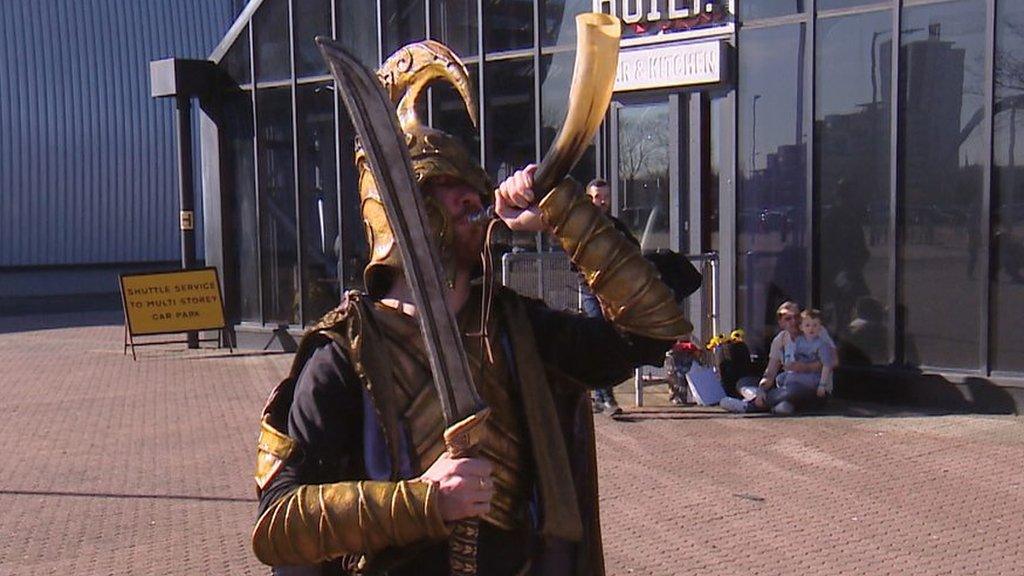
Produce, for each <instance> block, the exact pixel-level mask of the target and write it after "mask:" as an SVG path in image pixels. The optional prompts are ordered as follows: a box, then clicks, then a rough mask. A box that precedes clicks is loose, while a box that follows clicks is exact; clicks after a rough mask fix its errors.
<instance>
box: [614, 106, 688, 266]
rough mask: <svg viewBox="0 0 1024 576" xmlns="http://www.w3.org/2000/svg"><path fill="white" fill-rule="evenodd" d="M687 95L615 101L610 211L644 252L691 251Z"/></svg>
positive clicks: (682, 252)
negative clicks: (687, 169) (683, 103)
mask: <svg viewBox="0 0 1024 576" xmlns="http://www.w3.org/2000/svg"><path fill="white" fill-rule="evenodd" d="M685 98H686V95H685V94H684V95H679V94H660V95H651V96H646V95H627V96H621V97H617V98H616V99H615V100H614V101H613V102H612V113H611V138H610V143H611V146H610V147H609V148H610V150H609V152H610V158H609V161H610V162H609V168H610V169H611V170H610V176H611V178H610V180H611V182H610V183H611V186H612V214H614V215H615V216H616V217H617V218H619V219H620V220H622V222H623V223H624V224H625V225H626V226H627V227H628V228H629V229H630V231H632V232H633V235H634V236H636V238H637V240H639V241H640V245H641V248H642V249H643V250H644V251H645V252H649V251H654V250H664V249H669V250H674V251H676V252H679V253H681V254H686V253H688V252H690V251H691V250H690V244H691V243H690V240H689V231H690V229H691V227H690V226H689V214H688V213H689V200H688V198H689V194H688V186H687V181H688V175H687V173H686V172H687V171H686V168H687V166H688V162H687V153H686V150H687V145H686V144H687V131H686V125H687V122H686V114H685V113H686V107H685V106H682V105H681V101H685ZM698 244H699V242H698ZM695 248H696V249H697V250H699V246H695Z"/></svg>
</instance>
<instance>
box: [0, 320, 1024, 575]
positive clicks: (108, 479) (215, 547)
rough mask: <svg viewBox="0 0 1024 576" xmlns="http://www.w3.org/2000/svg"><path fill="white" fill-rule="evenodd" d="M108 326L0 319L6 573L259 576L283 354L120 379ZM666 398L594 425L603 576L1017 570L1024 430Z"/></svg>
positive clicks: (122, 368)
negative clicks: (268, 404)
mask: <svg viewBox="0 0 1024 576" xmlns="http://www.w3.org/2000/svg"><path fill="white" fill-rule="evenodd" d="M106 320H107V319H106V318H100V319H97V318H96V317H95V316H89V315H83V316H80V317H79V316H75V315H65V316H62V317H60V318H59V319H53V318H50V319H46V318H44V319H42V320H40V319H39V318H10V317H8V318H3V322H2V324H3V326H4V328H3V329H4V330H5V331H7V332H6V333H3V334H0V447H2V451H0V510H2V511H3V513H2V514H0V576H9V575H10V576H22V575H35V574H59V575H62V576H65V575H101V574H102V575H108V574H109V575H129V574H130V575H136V574H147V575H148V574H154V575H157V574H159V575H185V574H188V575H194V574H239V575H244V574H265V573H266V570H265V569H264V567H262V566H261V565H260V564H259V563H258V562H257V561H256V560H255V559H254V558H253V557H252V555H251V553H250V552H249V548H248V537H249V529H250V527H251V523H252V521H253V519H254V512H255V501H254V492H253V484H252V480H251V476H250V472H251V469H252V465H253V456H254V452H255V450H254V444H255V434H256V427H257V420H258V416H259V410H260V408H261V406H262V403H263V400H264V398H265V396H266V394H267V392H268V391H269V390H270V388H271V387H272V386H273V385H274V384H275V383H276V381H277V380H278V379H279V378H280V377H281V376H282V375H283V374H284V373H285V371H286V370H287V367H288V364H289V362H290V360H291V356H290V355H274V354H260V353H252V352H249V353H240V352H236V353H235V354H233V355H232V354H228V353H227V352H226V351H217V350H202V351H185V350H182V349H181V347H160V348H157V347H154V348H142V349H139V352H138V353H139V361H138V362H132V360H131V358H130V356H129V357H127V358H126V357H124V356H122V354H121V337H122V328H121V326H120V325H108V324H106ZM61 324H67V325H73V324H95V325H90V326H85V327H75V328H60V327H59V326H60V325H61ZM664 396H665V395H664V393H663V392H662V391H658V390H657V389H655V390H653V391H649V392H648V406H646V407H644V408H639V409H637V408H631V407H630V406H629V403H628V402H623V404H624V405H625V407H626V409H627V414H626V416H625V417H624V418H623V419H621V420H619V421H612V420H611V419H609V418H606V417H599V418H598V422H597V437H598V453H599V461H600V482H601V489H602V500H601V505H602V523H603V525H604V545H605V558H606V562H607V566H608V573H609V574H652V575H663V574H700V575H705V574H721V575H727V574H728V575H744V574H758V575H774V574H778V575H788V574H801V575H804V574H811V575H813V574H822V575H826V574H828V575H835V574H870V575H875V574H905V575H911V574H920V575H933V574H956V575H962V574H978V575H982V574H984V575H992V574H1008V575H1009V574H1022V573H1024V568H1022V566H1024V497H1022V496H1024V476H1022V474H1021V470H1022V464H1021V462H1022V461H1024V420H1022V419H1020V418H1015V417H1006V416H970V415H921V414H915V413H902V412H899V411H893V410H883V411H877V410H875V409H874V408H872V407H870V406H861V405H855V406H840V407H839V413H838V414H837V415H828V416H810V417H802V418H790V419H780V418H772V417H740V416H735V415H727V414H724V413H722V412H720V411H719V410H717V409H701V408H687V409H678V408H674V407H669V406H665V405H664V404H666V402H665V401H664V400H665V398H664ZM619 397H620V400H629V399H630V397H631V396H630V395H629V394H626V393H624V392H623V391H622V390H621V389H620V393H619Z"/></svg>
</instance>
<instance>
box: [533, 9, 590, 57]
mask: <svg viewBox="0 0 1024 576" xmlns="http://www.w3.org/2000/svg"><path fill="white" fill-rule="evenodd" d="M593 9H594V6H593V2H591V0H548V1H547V2H545V3H544V14H543V18H544V20H543V22H544V30H543V32H542V35H541V45H542V46H575V45H576V15H577V14H583V13H584V12H590V11H592V10H593Z"/></svg>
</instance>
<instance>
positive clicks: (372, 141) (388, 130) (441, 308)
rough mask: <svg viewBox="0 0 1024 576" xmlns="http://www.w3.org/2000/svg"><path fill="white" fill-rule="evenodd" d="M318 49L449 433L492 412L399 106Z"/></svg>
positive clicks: (321, 40)
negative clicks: (372, 193)
mask: <svg viewBox="0 0 1024 576" xmlns="http://www.w3.org/2000/svg"><path fill="white" fill-rule="evenodd" d="M316 43H317V45H318V46H319V47H320V52H321V54H322V55H323V57H324V59H325V60H326V61H327V64H328V66H329V67H330V69H331V74H332V75H333V76H334V79H335V85H336V86H337V87H338V90H339V92H340V93H341V97H342V100H343V101H344V102H345V107H346V108H347V109H348V113H349V116H350V117H351V118H352V125H353V127H354V128H355V130H356V134H358V136H359V140H360V142H361V143H362V146H363V150H364V151H365V152H366V159H367V162H368V163H369V165H370V171H371V173H372V174H373V179H374V181H375V182H376V184H377V189H378V191H379V193H380V195H381V198H382V200H383V201H384V210H385V212H386V213H387V217H388V222H389V223H390V225H391V228H392V230H393V231H394V233H395V239H396V240H397V241H398V248H399V252H400V253H401V257H402V266H403V267H404V270H405V277H406V279H407V280H408V282H409V288H410V290H411V291H412V297H413V304H415V305H416V310H417V316H418V318H419V324H420V331H421V332H422V334H423V340H424V342H425V343H426V346H427V356H428V357H429V358H430V369H431V372H432V373H433V376H434V386H435V388H436V389H437V393H438V397H439V398H440V400H441V409H442V411H443V412H444V418H445V424H446V425H447V426H449V427H450V426H452V425H453V424H456V423H458V422H460V421H463V420H465V419H466V418H468V417H470V416H472V415H473V414H477V413H478V412H480V411H481V410H483V409H484V408H486V406H485V405H484V403H483V401H482V400H481V399H480V396H479V394H477V391H476V387H475V386H474V385H473V379H472V375H471V372H470V369H469V362H468V360H467V358H466V350H465V348H464V347H463V345H462V336H461V334H460V332H459V329H458V324H457V323H456V321H455V315H454V314H453V313H452V310H451V308H450V307H449V306H448V300H447V296H446V295H447V293H448V288H447V286H446V283H445V282H444V281H443V278H444V276H443V275H442V272H441V259H440V257H439V255H438V254H437V246H436V245H435V242H434V240H433V239H432V237H431V234H430V225H429V223H428V221H427V212H426V209H425V206H424V202H423V198H422V197H421V196H420V192H419V189H418V188H419V187H418V186H417V185H416V179H415V177H414V176H413V171H412V160H411V159H410V157H409V149H408V148H407V145H406V141H405V135H404V134H403V132H402V130H401V127H400V126H399V125H398V116H397V115H396V113H395V107H394V104H393V103H392V102H391V99H390V98H389V97H388V95H387V94H386V93H385V92H384V87H383V86H381V84H380V82H379V81H378V80H377V75H376V74H374V73H373V72H371V71H370V70H369V69H368V68H366V67H365V66H364V65H363V64H362V63H360V62H359V61H358V60H356V59H355V58H354V57H352V56H351V55H350V54H348V53H347V52H346V51H345V50H344V48H342V47H341V45H340V44H339V43H338V42H335V41H333V40H331V39H329V38H325V37H322V36H321V37H317V39H316Z"/></svg>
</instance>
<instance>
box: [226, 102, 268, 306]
mask: <svg viewBox="0 0 1024 576" xmlns="http://www.w3.org/2000/svg"><path fill="white" fill-rule="evenodd" d="M224 140H225V154H224V155H223V156H222V158H223V162H224V165H225V166H224V171H223V174H225V175H226V179H225V181H224V182H223V185H224V190H226V191H227V194H226V195H225V196H226V198H227V199H228V203H229V205H228V206H226V207H225V208H226V210H225V212H226V213H227V214H230V215H231V216H230V217H229V218H225V219H224V225H225V229H224V232H223V233H224V244H225V245H226V246H230V247H231V249H229V250H225V253H224V255H225V258H228V259H233V261H226V262H225V263H224V267H225V275H227V274H228V271H233V272H234V274H233V276H234V281H226V282H225V285H226V286H227V287H228V289H229V290H231V291H232V293H230V294H225V295H224V296H225V301H226V302H227V303H228V305H231V303H237V309H236V310H235V311H233V312H232V313H231V316H233V317H235V319H237V320H240V321H242V322H259V321H260V270H259V253H258V248H257V241H258V239H259V230H258V228H257V226H256V162H255V158H254V154H253V132H252V93H251V92H234V93H230V94H226V95H225V97H224ZM236 314H237V316H236Z"/></svg>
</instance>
